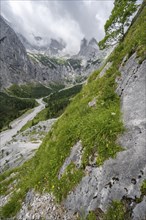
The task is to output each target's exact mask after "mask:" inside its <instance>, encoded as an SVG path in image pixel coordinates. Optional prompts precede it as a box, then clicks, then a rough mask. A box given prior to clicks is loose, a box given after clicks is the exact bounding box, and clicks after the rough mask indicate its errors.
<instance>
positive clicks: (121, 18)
mask: <svg viewBox="0 0 146 220" xmlns="http://www.w3.org/2000/svg"><path fill="white" fill-rule="evenodd" d="M137 7H138V6H137V5H136V0H132V1H131V0H115V2H114V8H113V10H112V13H111V16H110V18H109V19H108V20H107V22H106V24H105V26H104V29H105V37H104V39H103V40H102V41H100V42H99V46H100V48H101V49H104V48H105V47H108V46H112V45H114V44H115V43H117V42H119V41H120V40H121V39H122V37H123V36H124V28H125V27H128V26H129V25H130V23H131V22H130V19H131V16H132V15H133V14H134V12H135V11H136V10H137Z"/></svg>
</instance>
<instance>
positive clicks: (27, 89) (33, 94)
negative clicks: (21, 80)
mask: <svg viewBox="0 0 146 220" xmlns="http://www.w3.org/2000/svg"><path fill="white" fill-rule="evenodd" d="M7 92H8V93H9V94H10V95H13V96H17V97H21V98H41V97H44V96H47V95H49V94H50V93H51V92H52V88H47V87H45V86H43V85H42V84H33V83H30V84H24V85H17V84H13V85H12V86H11V87H9V88H8V89H7Z"/></svg>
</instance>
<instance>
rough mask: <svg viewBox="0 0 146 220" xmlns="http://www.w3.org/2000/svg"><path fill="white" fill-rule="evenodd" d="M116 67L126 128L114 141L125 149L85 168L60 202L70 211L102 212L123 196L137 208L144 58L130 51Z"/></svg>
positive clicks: (142, 169)
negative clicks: (84, 171)
mask: <svg viewBox="0 0 146 220" xmlns="http://www.w3.org/2000/svg"><path fill="white" fill-rule="evenodd" d="M119 70H120V72H121V77H120V78H119V79H118V80H117V81H118V88H117V93H118V94H119V95H120V96H121V109H122V113H123V122H124V125H125V127H126V130H127V131H126V132H125V134H124V135H122V136H121V137H120V138H119V140H118V142H119V143H120V144H121V145H122V146H123V147H124V148H125V150H124V151H122V152H120V153H118V154H117V157H116V158H115V159H109V160H107V161H105V163H104V164H103V166H101V167H97V168H96V167H88V170H89V171H90V172H88V174H87V175H86V176H85V177H83V179H82V181H81V182H80V184H79V185H78V186H77V187H76V189H75V190H74V191H73V192H71V193H70V194H69V195H68V197H67V199H66V201H65V202H64V204H65V206H66V208H67V209H69V210H72V212H73V213H74V212H80V209H81V207H82V209H83V210H84V212H86V213H87V212H88V211H89V210H95V209H96V208H100V209H102V210H103V211H106V208H107V206H108V205H109V204H110V202H111V201H112V200H122V199H125V198H127V199H130V201H131V202H130V204H129V206H130V207H131V209H132V210H133V209H134V208H135V209H134V213H135V212H137V209H140V207H141V206H140V204H139V205H137V206H136V198H139V197H140V196H141V191H140V187H141V184H142V182H143V180H144V179H145V178H146V149H145V146H146V139H145V136H146V115H145V101H144V97H145V85H146V75H145V73H146V61H143V63H142V64H141V65H140V64H139V63H138V60H137V59H136V54H134V55H133V56H132V57H131V58H130V59H128V60H127V62H125V63H124V66H121V67H120V69H119ZM145 204H146V203H145V202H144V200H143V203H142V209H143V213H145V214H146V205H145ZM135 206H136V207H137V208H136V207H135ZM134 216H136V214H134ZM133 219H137V218H136V217H133Z"/></svg>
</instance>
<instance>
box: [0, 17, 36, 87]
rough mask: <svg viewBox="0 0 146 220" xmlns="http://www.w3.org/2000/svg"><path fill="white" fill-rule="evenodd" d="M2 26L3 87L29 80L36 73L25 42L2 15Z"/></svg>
mask: <svg viewBox="0 0 146 220" xmlns="http://www.w3.org/2000/svg"><path fill="white" fill-rule="evenodd" d="M0 27H1V31H0V51H1V53H0V67H1V69H0V81H1V87H6V86H9V85H10V84H12V83H25V82H29V81H30V80H31V79H34V77H35V74H34V70H33V66H32V64H31V62H30V60H29V58H28V56H27V53H26V51H25V48H24V46H23V44H22V43H21V42H20V40H19V39H18V37H17V35H16V34H15V32H14V31H13V30H12V29H11V28H10V27H9V25H8V24H7V23H6V22H5V21H4V19H3V18H2V17H1V16H0Z"/></svg>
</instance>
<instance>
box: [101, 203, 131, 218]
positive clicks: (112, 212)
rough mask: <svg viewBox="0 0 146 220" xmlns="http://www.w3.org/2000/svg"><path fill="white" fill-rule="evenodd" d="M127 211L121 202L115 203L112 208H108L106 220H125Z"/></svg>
mask: <svg viewBox="0 0 146 220" xmlns="http://www.w3.org/2000/svg"><path fill="white" fill-rule="evenodd" d="M125 213H126V209H125V207H124V204H123V203H122V202H119V201H113V202H112V204H111V206H110V207H109V208H108V210H107V212H106V214H105V215H104V218H103V219H104V220H124V219H127V218H125Z"/></svg>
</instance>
